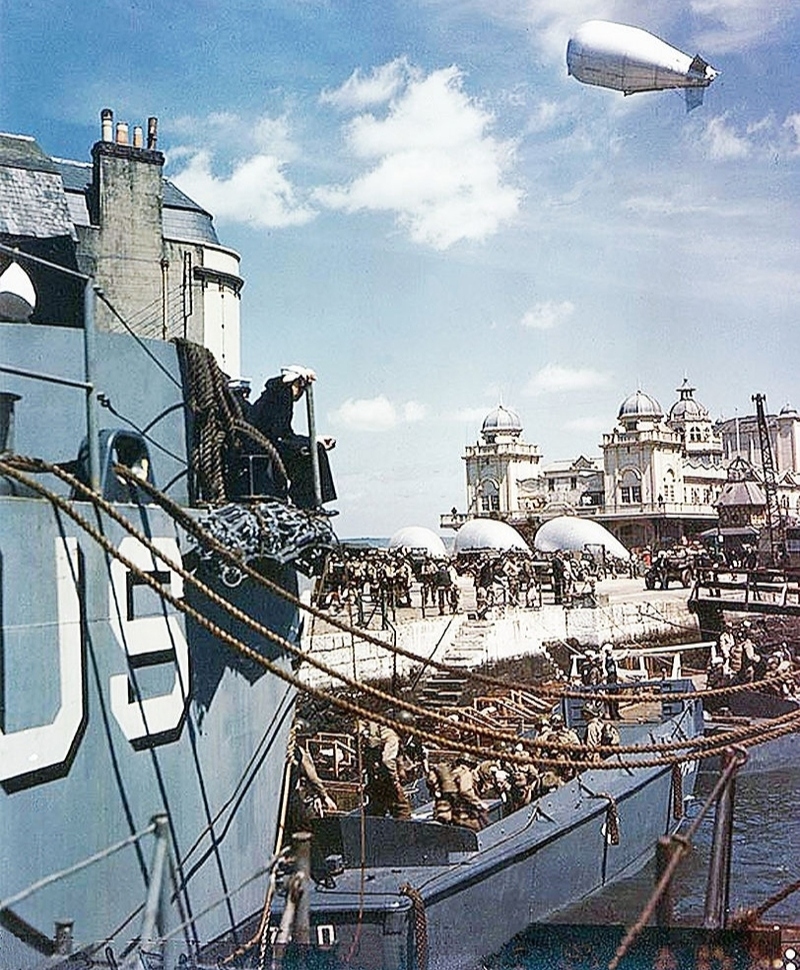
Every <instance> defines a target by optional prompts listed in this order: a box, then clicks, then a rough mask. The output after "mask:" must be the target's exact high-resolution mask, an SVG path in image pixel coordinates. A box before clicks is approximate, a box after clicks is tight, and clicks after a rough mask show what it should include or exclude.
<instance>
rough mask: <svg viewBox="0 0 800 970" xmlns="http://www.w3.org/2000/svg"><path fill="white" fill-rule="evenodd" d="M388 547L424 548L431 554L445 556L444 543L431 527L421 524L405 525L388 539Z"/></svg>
mask: <svg viewBox="0 0 800 970" xmlns="http://www.w3.org/2000/svg"><path fill="white" fill-rule="evenodd" d="M389 548H390V549H424V550H425V551H426V552H428V553H430V555H431V556H436V557H437V558H438V557H441V556H446V555H447V551H446V550H445V548H444V543H443V542H442V540H441V539H440V538H439V536H437V535H436V533H435V532H434V531H433V530H432V529H426V528H425V527H424V526H422V525H407V526H405V528H403V529H398V530H397V532H395V534H394V535H393V536H392V538H391V539H390V540H389Z"/></svg>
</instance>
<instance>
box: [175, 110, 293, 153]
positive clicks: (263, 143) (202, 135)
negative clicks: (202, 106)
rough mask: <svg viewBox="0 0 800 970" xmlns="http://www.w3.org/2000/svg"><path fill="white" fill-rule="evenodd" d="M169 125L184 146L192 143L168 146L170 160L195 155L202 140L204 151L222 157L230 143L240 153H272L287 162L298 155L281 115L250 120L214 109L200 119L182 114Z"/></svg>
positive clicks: (286, 123)
mask: <svg viewBox="0 0 800 970" xmlns="http://www.w3.org/2000/svg"><path fill="white" fill-rule="evenodd" d="M170 127H171V129H172V131H173V132H175V134H177V135H180V136H181V137H182V138H183V139H184V140H185V141H186V142H187V145H189V146H195V147H187V146H183V147H179V148H173V149H170V159H174V158H176V157H185V156H187V155H188V156H192V155H195V154H196V153H197V151H198V150H199V149H198V147H197V146H198V143H202V148H203V150H204V151H207V152H210V153H211V154H212V155H214V156H222V157H226V156H228V155H229V154H230V150H231V146H232V145H233V146H236V148H237V149H238V151H239V152H240V153H241V154H242V155H244V156H247V155H275V156H276V157H278V158H280V159H281V160H282V161H289V160H291V159H294V158H296V157H297V156H298V155H299V151H298V148H297V145H296V144H295V143H294V142H293V140H292V137H291V131H290V125H289V120H288V118H287V117H286V116H285V115H281V116H279V117H277V118H273V117H272V116H271V115H262V116H261V117H260V118H255V119H252V118H245V117H243V116H242V115H238V114H235V113H234V112H230V111H216V112H212V113H211V114H209V115H207V116H206V117H204V118H198V117H195V116H194V115H184V116H183V117H181V118H176V119H175V120H174V121H173V122H172V123H171V125H170Z"/></svg>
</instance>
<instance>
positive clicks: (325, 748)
mask: <svg viewBox="0 0 800 970" xmlns="http://www.w3.org/2000/svg"><path fill="white" fill-rule="evenodd" d="M306 750H307V751H308V753H309V754H310V755H311V758H312V760H313V761H314V764H315V765H316V766H317V768H318V770H323V771H324V772H325V776H326V777H327V778H332V779H335V780H339V779H341V778H342V777H343V776H344V775H348V776H349V775H351V774H352V772H353V771H354V770H355V768H356V764H357V761H358V757H357V753H356V742H355V739H354V738H353V736H352V735H350V734H335V733H333V732H324V731H319V732H318V733H317V734H315V735H314V736H313V737H311V738H308V739H307V740H306Z"/></svg>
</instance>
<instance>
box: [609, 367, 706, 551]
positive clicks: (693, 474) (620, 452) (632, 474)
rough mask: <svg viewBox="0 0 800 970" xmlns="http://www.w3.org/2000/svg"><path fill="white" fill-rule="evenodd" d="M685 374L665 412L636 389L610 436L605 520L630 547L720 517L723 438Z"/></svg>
mask: <svg viewBox="0 0 800 970" xmlns="http://www.w3.org/2000/svg"><path fill="white" fill-rule="evenodd" d="M694 391H695V388H693V387H691V386H690V385H689V382H688V380H684V382H683V384H682V385H681V387H679V388H678V395H679V398H678V400H677V401H676V402H675V403H674V404H673V406H672V407H671V408H670V410H669V412H668V413H666V414H665V412H664V410H663V409H662V407H661V405H660V404H659V403H658V401H657V400H656V399H655V398H654V397H652V396H651V395H649V394H646V393H645V392H644V391H642V390H637V391H635V392H634V393H633V394H631V395H629V396H628V397H627V398H625V400H624V401H623V402H622V404H621V405H620V408H619V412H618V414H617V426H616V427H615V428H614V429H613V430H612V431H611V432H610V433H609V434H605V435H603V443H602V449H603V468H604V478H605V489H604V501H603V505H602V508H600V509H599V510H598V512H597V516H596V517H597V519H598V521H600V522H602V523H603V524H604V525H605V526H606V527H607V528H608V529H610V530H611V531H612V532H613V533H614V535H616V536H617V538H619V539H620V540H621V541H622V542H623V543H624V544H625V545H626V546H628V547H629V548H636V547H641V546H648V545H649V546H652V545H658V544H661V543H663V542H667V541H670V540H676V539H679V538H680V537H681V536H684V535H693V534H695V533H699V532H702V531H703V530H704V529H707V528H710V527H711V526H713V525H714V524H715V523H716V520H717V513H716V509H715V507H714V503H715V502H716V499H717V496H718V494H719V491H720V489H721V487H722V485H723V483H724V482H725V469H724V467H723V465H722V442H721V439H720V437H719V435H718V434H716V433H715V431H714V426H713V421H712V419H711V416H710V414H709V412H708V410H707V409H706V408H705V407H703V405H702V404H700V403H699V402H698V401H697V400H695V398H694Z"/></svg>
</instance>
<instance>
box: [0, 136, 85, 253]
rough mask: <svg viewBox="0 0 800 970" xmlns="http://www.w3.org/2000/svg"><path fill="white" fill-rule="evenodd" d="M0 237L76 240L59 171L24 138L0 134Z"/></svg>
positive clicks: (40, 150) (34, 143)
mask: <svg viewBox="0 0 800 970" xmlns="http://www.w3.org/2000/svg"><path fill="white" fill-rule="evenodd" d="M0 234H3V235H7V236H29V237H34V238H38V239H48V238H52V237H54V236H70V237H72V238H73V239H74V238H75V228H74V226H73V222H72V218H71V215H70V211H69V206H68V205H67V198H66V194H65V192H64V185H63V183H62V181H61V175H60V173H59V171H58V168H57V167H56V165H55V164H54V163H53V161H52V160H51V159H50V158H48V156H47V155H45V153H44V152H43V151H42V149H41V148H40V147H39V146H38V145H37V144H36V142H35V140H34V139H33V138H29V137H27V136H22V135H6V134H0Z"/></svg>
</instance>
